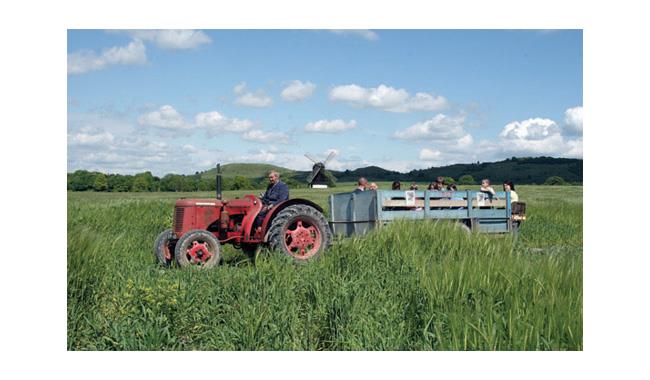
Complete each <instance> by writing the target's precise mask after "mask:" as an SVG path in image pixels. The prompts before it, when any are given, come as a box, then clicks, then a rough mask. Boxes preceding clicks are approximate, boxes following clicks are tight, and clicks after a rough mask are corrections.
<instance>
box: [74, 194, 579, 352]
mask: <svg viewBox="0 0 650 380" xmlns="http://www.w3.org/2000/svg"><path fill="white" fill-rule="evenodd" d="M348 188H351V186H350V185H348V186H339V187H337V188H335V189H330V190H321V191H314V190H296V191H294V190H292V197H308V198H310V199H312V200H314V201H316V202H317V203H319V204H321V205H323V206H325V205H326V197H327V195H328V194H329V193H331V192H340V191H346V190H348ZM384 188H385V186H384ZM518 190H519V191H518V192H519V195H520V198H521V199H522V200H523V201H526V202H527V203H528V211H527V213H528V215H529V216H528V221H527V222H526V223H525V224H524V225H523V226H522V228H521V232H520V236H519V240H518V241H513V239H511V238H509V237H496V236H484V235H475V236H469V237H468V236H466V235H464V234H463V233H462V232H461V231H458V230H456V229H454V228H453V226H451V225H448V224H445V223H434V222H419V223H417V222H416V223H406V222H403V223H395V224H393V225H391V226H389V227H388V228H386V229H382V230H381V232H380V233H373V234H370V235H368V236H365V237H360V238H353V239H345V240H341V241H339V242H337V244H335V245H334V246H333V247H332V248H331V249H330V250H329V251H328V252H327V253H326V254H325V255H324V256H323V257H322V258H321V259H320V260H318V261H316V262H313V263H309V264H308V265H295V264H293V263H291V262H290V261H288V260H286V259H284V258H283V257H281V256H279V255H276V254H273V253H268V252H266V253H264V254H263V255H262V257H260V258H259V259H258V261H257V262H256V264H255V265H251V264H250V263H249V262H248V261H246V260H245V258H244V256H243V255H241V254H240V253H239V252H238V251H236V250H234V249H233V248H232V247H230V246H224V261H225V263H224V265H223V266H221V267H219V268H217V269H215V270H211V271H205V272H200V271H193V270H179V269H176V268H172V269H163V268H161V267H159V266H157V265H156V264H155V263H154V259H153V253H152V245H153V241H154V239H155V238H156V236H157V234H158V233H159V232H160V231H162V230H163V229H164V228H167V227H169V226H170V225H171V217H172V207H173V203H174V200H175V199H176V198H178V197H181V196H187V197H201V196H205V197H210V196H212V194H210V193H202V194H197V193H187V194H179V193H140V194H133V193H130V194H101V193H69V194H68V349H69V350H193V349H201V350H581V349H582V188H581V187H543V186H521V188H518ZM243 193H244V192H227V193H226V194H225V196H226V197H234V196H239V195H241V194H243ZM254 193H257V191H256V192H254ZM324 208H326V207H324Z"/></svg>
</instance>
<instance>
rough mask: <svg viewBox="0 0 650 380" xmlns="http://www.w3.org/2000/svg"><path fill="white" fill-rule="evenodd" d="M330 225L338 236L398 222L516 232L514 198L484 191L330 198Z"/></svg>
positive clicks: (385, 192) (395, 192)
mask: <svg viewBox="0 0 650 380" xmlns="http://www.w3.org/2000/svg"><path fill="white" fill-rule="evenodd" d="M329 203H330V225H331V227H332V231H333V232H334V234H337V235H345V236H350V235H354V234H365V233H367V232H368V231H370V230H372V229H374V228H379V227H381V226H382V225H384V224H386V223H388V222H390V221H393V220H397V219H410V220H418V219H449V220H457V221H460V222H462V223H465V224H466V225H467V226H468V227H470V228H471V229H472V230H475V231H479V232H487V233H505V232H510V231H512V229H513V226H512V209H511V202H510V194H509V193H506V192H497V193H496V195H494V196H493V195H491V194H487V193H484V192H481V191H474V190H465V191H435V190H421V191H418V190H414V191H403V190H402V191H400V190H374V191H372V190H371V191H363V192H351V193H339V194H333V195H330V198H329Z"/></svg>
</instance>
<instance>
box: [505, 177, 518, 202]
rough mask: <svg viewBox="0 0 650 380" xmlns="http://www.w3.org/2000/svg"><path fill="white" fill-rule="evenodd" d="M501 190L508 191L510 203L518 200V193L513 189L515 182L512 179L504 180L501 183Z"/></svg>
mask: <svg viewBox="0 0 650 380" xmlns="http://www.w3.org/2000/svg"><path fill="white" fill-rule="evenodd" d="M503 191H505V192H506V193H510V203H512V202H519V195H517V192H516V191H515V184H514V183H512V181H505V182H504V183H503Z"/></svg>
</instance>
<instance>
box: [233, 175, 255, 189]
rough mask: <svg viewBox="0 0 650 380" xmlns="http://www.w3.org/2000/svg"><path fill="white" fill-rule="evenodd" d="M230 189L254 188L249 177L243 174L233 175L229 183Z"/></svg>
mask: <svg viewBox="0 0 650 380" xmlns="http://www.w3.org/2000/svg"><path fill="white" fill-rule="evenodd" d="M230 188H231V190H251V189H253V188H254V186H253V183H252V182H251V180H250V179H248V178H246V177H243V176H240V175H238V176H235V178H233V180H232V184H231V185H230Z"/></svg>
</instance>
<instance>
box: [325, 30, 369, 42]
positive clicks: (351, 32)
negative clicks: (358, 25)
mask: <svg viewBox="0 0 650 380" xmlns="http://www.w3.org/2000/svg"><path fill="white" fill-rule="evenodd" d="M330 32H331V33H334V34H339V35H351V36H358V37H361V38H365V39H366V40H369V41H376V40H378V39H379V36H378V35H377V33H375V32H373V31H372V30H368V29H331V30H330Z"/></svg>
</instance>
